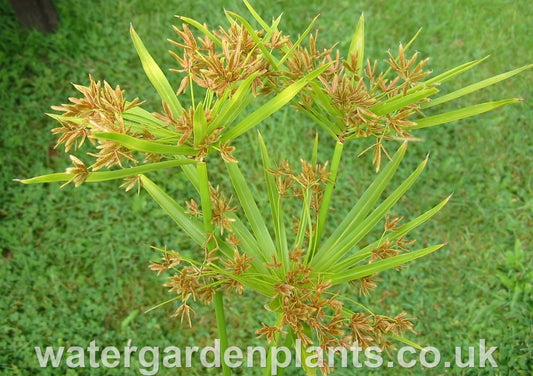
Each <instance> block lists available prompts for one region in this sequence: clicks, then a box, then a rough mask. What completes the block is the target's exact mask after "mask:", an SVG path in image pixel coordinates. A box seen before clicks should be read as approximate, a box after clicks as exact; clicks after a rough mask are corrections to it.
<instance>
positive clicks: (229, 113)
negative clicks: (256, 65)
mask: <svg viewBox="0 0 533 376" xmlns="http://www.w3.org/2000/svg"><path fill="white" fill-rule="evenodd" d="M256 77H257V73H252V74H251V75H250V76H248V77H247V78H246V79H245V80H243V81H242V82H240V83H239V87H238V88H237V90H235V93H233V95H232V96H231V98H229V99H226V101H225V103H224V105H223V106H222V107H221V108H218V109H217V110H218V111H217V112H215V111H214V115H215V119H214V120H213V121H212V122H211V123H210V124H209V126H208V132H213V131H214V130H215V129H216V128H218V127H224V128H227V127H229V126H230V125H231V123H233V121H234V120H235V119H236V118H237V117H238V116H239V115H240V114H241V113H242V112H243V111H244V109H245V108H246V107H247V106H248V104H250V102H251V101H252V99H253V94H252V83H253V82H254V80H255V78H256ZM215 106H216V105H215Z"/></svg>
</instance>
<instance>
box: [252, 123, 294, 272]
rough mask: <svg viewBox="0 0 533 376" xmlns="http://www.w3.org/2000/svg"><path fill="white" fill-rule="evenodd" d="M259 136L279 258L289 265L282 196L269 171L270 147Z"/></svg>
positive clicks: (270, 163)
mask: <svg viewBox="0 0 533 376" xmlns="http://www.w3.org/2000/svg"><path fill="white" fill-rule="evenodd" d="M258 138H259V149H260V150H261V158H262V161H263V171H264V174H265V180H266V186H267V191H268V198H269V202H270V211H271V213H272V220H273V222H274V233H275V236H276V248H277V255H278V259H280V260H283V264H284V265H288V254H287V251H288V249H287V234H286V231H285V223H284V221H283V210H282V208H281V197H280V195H279V192H278V189H277V186H276V182H275V179H274V176H272V174H271V173H270V172H269V170H270V169H271V168H272V162H271V161H270V156H269V154H268V149H267V147H266V145H265V142H264V140H263V137H262V136H261V134H260V133H259V137H258Z"/></svg>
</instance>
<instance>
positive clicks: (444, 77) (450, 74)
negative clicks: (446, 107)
mask: <svg viewBox="0 0 533 376" xmlns="http://www.w3.org/2000/svg"><path fill="white" fill-rule="evenodd" d="M486 59H488V56H485V57H484V58H482V59H477V60H472V61H469V62H468V63H464V64H461V65H459V66H457V67H455V68H452V69H450V70H448V71H446V72H444V73H441V74H439V75H438V76H435V77H433V78H430V79H428V80H426V81H423V82H422V83H420V84H419V85H417V86H414V87H412V88H410V89H409V90H407V93H408V94H410V93H413V92H415V91H418V90H420V89H421V88H426V87H428V86H429V85H433V84H442V83H444V82H446V81H449V80H451V79H453V78H455V77H457V76H459V75H460V74H462V73H465V72H466V71H468V70H470V69H472V68H474V67H475V66H476V65H478V64H481V63H482V62H483V61H485V60H486Z"/></svg>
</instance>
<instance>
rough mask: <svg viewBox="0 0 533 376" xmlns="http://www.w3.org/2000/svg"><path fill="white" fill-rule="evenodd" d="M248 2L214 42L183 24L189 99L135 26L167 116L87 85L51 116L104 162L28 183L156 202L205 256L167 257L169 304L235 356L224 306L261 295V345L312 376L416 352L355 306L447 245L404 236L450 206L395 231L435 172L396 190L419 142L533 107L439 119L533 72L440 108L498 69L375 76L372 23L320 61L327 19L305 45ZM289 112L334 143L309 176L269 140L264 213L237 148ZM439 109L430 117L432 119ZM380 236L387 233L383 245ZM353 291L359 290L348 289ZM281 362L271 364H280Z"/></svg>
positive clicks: (392, 325)
mask: <svg viewBox="0 0 533 376" xmlns="http://www.w3.org/2000/svg"><path fill="white" fill-rule="evenodd" d="M244 3H245V5H246V7H247V9H248V10H249V13H250V15H249V16H248V17H244V16H242V15H240V14H236V13H233V12H230V11H226V16H227V19H228V21H229V22H228V26H227V27H226V28H224V27H220V28H218V29H215V30H210V29H209V28H208V27H207V26H206V25H205V24H201V23H199V22H198V21H195V20H193V19H189V18H187V17H178V19H179V20H180V21H181V22H182V25H181V27H174V30H175V31H176V34H177V35H176V37H177V38H176V39H177V41H171V43H172V45H173V46H174V50H173V51H171V52H170V53H171V54H172V55H173V56H174V57H175V59H176V63H177V68H175V69H171V70H172V71H174V72H177V73H178V74H179V77H180V80H178V81H177V82H179V85H178V86H177V87H178V89H177V90H175V88H174V87H173V86H172V84H171V82H170V81H169V80H167V77H166V75H165V74H164V73H163V71H162V70H161V68H160V67H159V66H158V65H157V63H156V62H155V61H154V59H153V58H152V56H151V55H150V53H149V52H148V50H147V48H146V47H145V45H144V44H143V42H142V40H141V38H140V37H139V35H138V34H137V32H136V31H135V30H134V28H133V27H131V30H130V33H131V38H132V40H133V44H134V46H135V49H136V51H137V53H138V55H139V58H140V61H141V64H142V67H143V69H144V71H145V73H146V75H147V77H148V79H149V81H150V82H151V84H152V85H153V87H154V88H155V90H156V91H157V93H158V94H159V96H160V97H161V102H162V105H161V110H160V112H156V113H152V112H149V111H147V110H146V109H144V108H143V104H144V103H143V102H140V101H139V100H138V99H132V100H127V99H126V97H125V93H124V91H123V90H121V89H120V87H119V86H117V87H115V88H113V87H112V86H111V85H109V84H108V83H107V82H105V81H104V82H101V81H95V80H94V79H93V77H92V76H90V77H89V85H88V86H81V85H74V86H75V88H76V89H77V91H79V92H80V93H81V97H80V98H70V99H69V101H70V103H68V104H63V105H61V106H54V107H53V109H54V110H55V111H56V112H59V114H58V113H55V114H50V116H51V117H52V118H54V119H55V120H57V121H58V122H59V124H60V126H59V127H57V128H54V129H53V130H52V132H53V133H54V134H57V135H58V141H57V145H56V147H58V146H60V145H64V149H65V152H69V151H71V150H78V149H79V148H80V146H81V145H82V144H83V143H84V141H86V140H88V141H89V142H90V143H91V144H92V146H93V152H90V153H88V157H84V158H91V159H92V162H91V164H90V165H87V164H85V163H84V162H82V160H81V159H79V158H78V157H76V156H74V155H71V156H70V159H71V160H72V162H73V167H70V168H68V169H67V170H66V172H64V173H55V174H49V175H44V176H39V177H35V178H31V179H25V180H20V181H21V182H22V183H26V184H30V183H48V182H64V184H63V185H62V186H64V185H66V184H69V183H73V184H74V185H75V186H76V187H77V186H79V185H80V184H83V183H89V182H99V181H105V180H121V181H122V185H121V186H122V187H125V189H126V190H131V189H133V188H134V187H137V189H138V190H140V189H141V188H142V189H144V190H145V191H146V192H147V193H148V194H149V195H150V196H151V197H152V198H153V199H154V200H155V201H156V202H157V203H158V204H159V205H160V206H161V208H162V209H163V210H164V211H165V212H166V213H167V214H168V215H169V216H170V217H171V218H172V219H173V220H174V221H175V222H176V224H177V226H178V227H179V228H180V229H181V230H182V231H183V232H184V233H185V234H186V235H187V236H189V237H190V239H191V240H192V243H193V244H195V247H196V248H197V252H195V253H192V254H193V255H194V256H191V253H190V252H185V253H184V252H180V251H176V250H170V249H169V248H167V247H165V248H164V249H159V248H156V247H154V249H156V250H158V251H159V252H160V253H161V260H160V262H152V264H151V265H150V268H151V269H152V270H154V271H156V272H157V273H158V274H160V273H163V272H165V273H168V274H169V277H168V280H167V283H166V284H165V286H166V287H167V288H168V289H169V290H170V292H172V293H173V298H171V299H170V300H169V301H168V302H171V301H178V302H179V304H178V305H177V310H176V312H175V316H177V317H179V318H181V320H182V321H183V320H185V321H186V322H187V323H188V324H189V325H192V322H193V312H194V311H193V310H194V308H193V307H194V304H199V303H203V304H213V305H214V308H215V315H216V322H217V326H218V336H219V339H220V341H221V342H220V344H221V350H222V351H224V350H225V349H226V348H227V347H228V336H227V334H226V325H225V317H224V307H223V299H224V296H226V295H228V294H237V295H239V294H242V293H243V291H244V290H245V289H246V290H251V291H254V292H256V293H258V294H259V295H261V296H262V297H263V298H264V301H265V303H266V305H265V308H266V309H268V310H269V311H271V312H273V313H274V314H275V316H276V317H277V319H276V320H275V321H273V322H263V323H262V327H260V328H257V332H256V333H257V335H258V336H259V337H264V338H265V339H266V341H268V343H269V344H270V348H271V349H272V348H273V347H274V346H281V345H284V344H285V345H289V346H295V345H296V344H297V343H298V344H300V345H301V346H302V348H303V351H301V354H298V355H299V356H300V359H301V362H302V366H303V368H304V369H305V371H306V373H307V374H308V375H314V374H316V372H317V368H320V369H321V371H322V373H323V374H328V373H329V372H331V370H332V367H331V365H332V363H328V361H330V362H331V360H332V359H331V356H329V358H328V356H327V355H328V352H327V351H328V349H330V348H336V347H339V346H340V347H347V348H349V347H351V346H353V344H354V343H357V344H358V346H361V347H362V348H367V347H369V346H379V347H380V348H381V349H388V348H393V346H394V345H393V342H400V343H402V342H403V343H407V344H411V345H413V343H412V342H411V341H409V340H408V339H407V338H405V337H404V333H405V332H406V331H413V323H412V319H411V318H409V317H408V315H407V314H406V313H403V312H390V313H376V312H374V311H372V309H371V307H367V306H364V305H363V304H361V303H360V302H358V299H357V295H359V294H363V295H368V294H369V293H370V292H371V291H372V290H373V289H374V288H376V281H375V276H376V275H377V274H378V273H381V272H384V271H386V270H388V269H393V268H399V267H400V266H402V265H403V264H405V263H407V262H409V261H412V260H415V259H417V258H419V257H422V256H425V255H428V254H430V253H432V252H434V251H436V250H438V249H440V248H441V247H442V246H443V244H437V245H433V246H429V247H425V248H420V249H416V247H414V245H413V243H414V241H413V240H408V239H407V238H406V236H408V235H409V233H410V232H411V231H412V230H414V229H415V228H417V227H418V226H420V225H422V224H423V223H424V222H426V221H427V220H429V219H430V218H431V217H432V216H434V215H435V214H436V213H437V212H438V211H439V210H440V209H441V208H442V207H443V206H444V205H445V204H446V203H447V201H448V200H449V197H447V198H443V200H442V201H441V202H439V203H433V206H432V207H428V210H427V211H426V212H425V213H422V214H418V215H413V216H412V217H411V218H409V219H408V220H405V221H404V220H403V219H402V218H391V217H390V216H389V213H390V211H391V208H393V206H394V205H395V204H396V203H397V202H398V200H399V199H401V198H402V197H403V195H404V194H405V193H406V191H407V190H408V189H409V188H410V187H411V186H412V185H413V184H414V183H415V182H416V181H417V180H418V178H419V176H420V175H421V173H422V171H423V170H424V167H425V166H426V163H427V158H426V159H424V160H423V161H421V163H420V164H419V165H418V167H416V168H415V169H414V170H413V171H412V173H411V174H410V175H409V176H408V177H407V178H406V179H405V180H403V181H402V182H401V184H399V185H397V186H396V187H392V188H390V187H389V186H390V185H391V184H390V183H391V181H392V179H393V177H394V175H395V173H396V171H397V169H398V168H399V166H400V164H401V162H402V159H403V157H404V155H405V154H406V152H407V148H408V143H409V142H410V141H411V140H414V139H416V138H415V133H416V130H417V129H420V128H426V127H431V126H435V125H439V124H444V123H448V122H451V121H455V120H459V119H463V118H467V117H470V116H475V115H478V114H481V113H484V112H487V111H491V110H494V109H496V108H499V107H502V106H505V105H508V104H512V103H515V102H518V101H519V99H516V98H510V99H503V100H497V101H493V102H487V103H481V104H474V105H471V106H468V107H464V108H459V109H456V110H452V111H448V112H440V113H439V112H434V111H433V110H434V109H433V108H434V107H435V108H436V107H437V106H439V105H442V104H444V103H447V102H450V101H452V100H455V99H457V98H460V97H463V96H465V95H467V94H470V93H473V92H475V91H477V90H480V89H482V88H484V87H487V86H489V85H492V84H495V83H497V82H499V81H502V80H504V79H507V78H509V77H511V76H513V75H515V74H518V73H520V72H522V71H523V70H525V69H528V68H531V67H532V65H528V66H524V67H521V68H518V69H515V70H512V71H510V72H507V73H503V74H500V75H497V76H494V77H491V78H488V79H485V80H483V81H479V82H477V83H474V84H472V85H469V86H466V87H464V88H461V89H459V90H456V91H454V92H451V93H448V94H445V95H441V94H440V92H439V89H438V87H439V85H440V84H442V83H444V82H446V81H449V80H452V79H454V78H457V77H458V76H460V75H461V74H463V73H464V72H466V71H468V70H470V69H472V68H474V67H475V66H476V65H478V64H480V63H482V62H483V61H484V60H485V59H484V58H483V59H477V60H473V61H470V62H467V63H464V64H462V65H459V66H457V67H455V68H452V69H450V70H448V71H446V72H444V73H441V74H438V75H432V74H431V72H430V71H428V70H427V69H426V65H427V63H428V59H423V60H421V59H420V58H419V54H418V53H413V54H409V53H408V51H409V50H410V47H411V44H412V43H413V41H414V39H415V38H413V39H412V40H411V41H410V42H409V43H407V44H406V45H405V46H403V45H400V46H399V48H398V52H397V53H396V54H393V53H391V52H389V53H388V56H387V60H386V63H387V69H386V70H384V71H379V70H378V63H377V62H371V61H370V60H366V61H365V56H364V44H365V43H364V27H365V24H364V18H363V16H361V17H360V19H359V21H358V23H357V25H356V28H355V32H354V33H353V37H352V41H351V44H350V46H349V49H348V50H347V51H344V52H342V51H338V50H336V49H335V48H336V47H335V46H334V47H330V48H325V49H321V48H320V47H319V45H318V35H317V34H316V33H313V31H312V30H313V26H314V24H315V22H316V21H317V20H316V19H315V20H313V21H312V22H311V24H310V25H309V27H308V28H307V29H306V30H304V31H303V32H302V34H301V35H299V36H298V38H296V39H295V40H293V39H291V38H290V37H289V36H287V35H285V34H284V33H283V32H282V31H281V29H280V28H279V26H280V23H281V17H279V18H277V19H274V20H273V21H272V22H271V23H267V22H266V21H265V20H264V19H262V18H261V17H260V16H259V15H258V14H257V12H256V11H255V10H254V9H253V8H252V6H251V5H250V4H249V3H248V2H247V1H246V0H244ZM415 37H416V36H415ZM185 96H187V100H186V101H184V100H183V98H184V97H185ZM182 102H183V103H185V102H186V103H189V104H188V105H187V106H184V105H183V103H182ZM253 103H257V105H252V104H253ZM286 105H290V106H292V108H293V109H294V111H301V112H303V113H304V114H305V115H306V116H307V117H308V118H309V128H310V129H312V128H313V127H315V126H319V127H320V128H322V129H323V131H324V133H325V134H326V135H327V136H326V137H322V138H325V140H322V139H321V140H319V139H318V136H317V137H316V138H315V142H314V144H313V145H310V148H311V149H312V153H310V154H311V155H310V158H309V159H308V160H306V159H305V158H304V156H302V159H301V162H300V166H298V167H295V166H292V165H291V164H290V163H289V162H288V161H285V160H276V158H275V156H272V155H271V154H270V149H269V147H268V140H265V139H263V137H262V136H261V134H259V133H258V136H257V150H258V152H259V153H260V156H261V161H262V174H263V176H264V179H263V180H262V181H260V182H257V184H258V185H257V187H256V188H257V189H264V190H265V194H266V195H267V197H268V204H269V205H268V207H265V208H262V207H259V204H258V202H257V200H256V199H255V198H254V195H253V194H252V191H253V189H254V188H253V187H251V186H250V184H251V182H250V181H249V180H247V178H246V176H245V173H244V172H246V171H247V169H249V168H250V163H249V162H250V161H246V160H240V159H238V158H239V154H238V150H236V147H235V143H234V142H233V141H234V140H235V139H236V138H238V137H239V136H241V135H243V134H244V133H246V132H249V131H252V130H253V129H254V128H255V127H257V126H259V125H260V124H261V123H262V122H263V121H264V120H266V119H268V118H269V117H270V116H271V115H273V114H274V113H276V112H277V111H279V110H280V109H281V108H283V107H284V106H286ZM429 109H431V110H429ZM426 110H429V111H432V114H431V115H426V114H425V113H424V112H425V111H426ZM423 111H424V112H423ZM362 138H371V139H372V140H373V141H372V146H371V147H370V148H368V149H366V150H365V151H364V152H372V153H373V163H374V166H375V169H376V176H375V178H374V180H373V182H372V184H370V185H369V186H368V187H367V188H366V190H364V192H362V193H361V192H355V195H356V196H357V197H358V198H357V199H356V200H354V202H353V206H352V208H351V210H348V211H347V213H346V214H345V215H344V218H343V219H342V220H341V221H340V222H337V221H335V223H331V221H328V213H329V212H330V210H331V209H332V196H333V194H334V192H335V188H336V182H337V181H338V180H339V179H343V178H344V179H345V178H346V176H343V175H342V173H341V172H343V171H342V167H341V161H342V155H343V150H344V148H345V145H346V144H347V143H348V142H356V140H359V139H362ZM395 141H400V142H396V144H397V145H399V146H397V147H396V151H395V152H394V153H392V152H390V151H388V150H390V148H393V147H394V146H392V145H393V144H394V142H395ZM322 143H331V144H332V145H334V148H333V154H332V156H331V158H330V160H328V161H325V162H319V160H318V148H319V145H320V144H322ZM386 160H387V161H386ZM213 163H215V164H217V166H218V165H219V164H220V163H222V164H223V165H224V166H225V171H226V173H227V175H226V176H227V183H228V184H229V185H230V186H231V187H232V190H231V191H226V192H225V191H223V190H222V189H221V188H220V186H219V185H217V184H216V183H215V182H214V181H213V177H212V173H210V166H211V165H213ZM161 169H179V170H181V171H182V172H183V173H184V176H186V178H187V180H188V181H189V182H190V184H191V185H192V187H194V190H195V191H196V192H197V194H196V197H171V196H170V195H169V194H167V193H166V192H165V191H164V190H163V189H162V188H161V187H160V185H158V184H157V183H156V182H154V181H153V180H151V178H150V177H149V175H150V173H151V172H153V171H156V170H161ZM243 171H244V172H243ZM344 173H346V172H344ZM228 184H226V186H228ZM386 189H387V192H388V193H387V194H385V191H386ZM295 203H296V204H295ZM295 207H296V208H297V209H295ZM295 210H296V211H295ZM378 226H383V227H384V228H383V231H381V235H380V236H378V237H374V236H375V235H374V234H375V233H376V232H375V229H376V227H378ZM326 229H327V230H328V231H325V230H326ZM176 246H178V247H179V244H178V245H176ZM347 284H350V285H353V286H354V287H351V288H348V289H347V288H345V286H346V285H347ZM346 291H353V293H351V294H347V293H346ZM168 302H165V303H168ZM160 305H161V304H159V305H157V306H160ZM268 354H269V356H272V351H271V352H269V353H268ZM322 355H323V356H324V358H321V356H322ZM321 359H323V362H320V360H321ZM270 365H271V362H267V365H266V368H265V370H264V373H265V375H266V374H271V373H273V374H274V373H275V372H278V371H279V373H280V374H281V373H282V372H283V370H273V369H271V368H270ZM317 366H318V367H317ZM222 369H223V374H224V375H229V374H231V368H230V367H229V366H228V365H226V364H222Z"/></svg>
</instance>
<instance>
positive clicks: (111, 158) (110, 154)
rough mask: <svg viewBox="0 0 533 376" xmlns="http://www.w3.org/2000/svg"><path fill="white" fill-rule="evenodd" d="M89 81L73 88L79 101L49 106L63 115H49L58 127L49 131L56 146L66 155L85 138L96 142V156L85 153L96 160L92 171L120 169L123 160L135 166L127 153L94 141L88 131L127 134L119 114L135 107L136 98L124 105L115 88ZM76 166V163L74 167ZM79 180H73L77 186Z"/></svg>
mask: <svg viewBox="0 0 533 376" xmlns="http://www.w3.org/2000/svg"><path fill="white" fill-rule="evenodd" d="M89 80H90V83H89V86H81V85H74V87H75V88H76V90H78V91H79V92H80V93H81V94H83V97H82V98H73V97H71V98H69V101H70V102H71V103H69V104H63V105H61V106H52V109H53V110H56V111H60V112H63V113H62V114H61V115H53V117H54V118H56V119H57V120H58V121H59V123H60V124H61V127H59V128H54V129H53V130H52V133H54V134H57V135H60V136H59V138H58V140H57V143H56V147H58V146H59V145H61V144H64V145H65V151H66V152H68V151H69V150H70V149H71V148H72V147H74V148H75V149H77V148H79V147H80V146H81V145H82V144H83V143H84V141H85V139H89V140H91V141H92V142H97V143H98V146H97V149H99V151H98V153H89V155H91V156H93V157H95V158H96V162H95V163H94V164H93V165H92V166H91V169H92V170H94V171H96V170H98V169H101V168H103V167H107V168H110V167H113V166H115V165H120V166H122V163H123V162H124V161H129V162H133V163H136V162H137V161H136V159H135V157H134V156H133V154H132V152H131V151H130V150H128V149H126V148H124V147H122V146H120V145H119V144H117V143H116V142H113V141H105V140H101V139H96V138H95V137H93V136H92V132H115V133H124V134H127V133H129V130H128V129H127V128H126V127H125V125H124V120H123V118H122V114H123V113H124V112H125V111H127V110H128V109H131V108H133V107H135V106H138V105H139V104H140V103H139V102H138V99H134V100H133V101H132V102H129V103H128V102H127V101H126V99H125V98H124V91H123V90H121V89H120V87H119V86H117V87H115V88H114V89H113V88H112V87H111V86H110V85H109V84H108V83H107V82H105V81H104V82H103V83H102V82H100V81H94V79H93V77H92V76H89ZM78 164H79V163H76V167H78ZM80 179H81V175H80ZM80 179H78V180H77V181H76V184H77V185H79V181H80Z"/></svg>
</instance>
